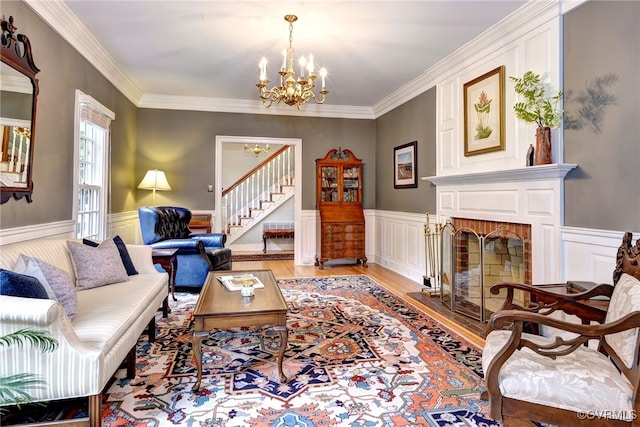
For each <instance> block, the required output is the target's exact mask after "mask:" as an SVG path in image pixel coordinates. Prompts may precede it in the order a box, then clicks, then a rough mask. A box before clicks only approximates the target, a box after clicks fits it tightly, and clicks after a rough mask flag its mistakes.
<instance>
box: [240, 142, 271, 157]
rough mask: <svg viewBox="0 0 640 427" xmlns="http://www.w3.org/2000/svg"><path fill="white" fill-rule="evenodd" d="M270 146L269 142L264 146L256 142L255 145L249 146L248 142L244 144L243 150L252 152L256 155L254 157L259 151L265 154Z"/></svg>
mask: <svg viewBox="0 0 640 427" xmlns="http://www.w3.org/2000/svg"><path fill="white" fill-rule="evenodd" d="M270 148H271V147H269V144H267V145H266V146H265V147H261V146H260V145H258V144H256V146H255V147H249V144H244V152H245V153H253V154H255V155H256V157H258V155H259V154H260V153H264V154H267V153H268V152H269V149H270Z"/></svg>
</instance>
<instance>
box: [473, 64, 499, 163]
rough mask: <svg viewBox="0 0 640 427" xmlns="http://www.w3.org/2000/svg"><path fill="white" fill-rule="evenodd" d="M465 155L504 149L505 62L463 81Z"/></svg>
mask: <svg viewBox="0 0 640 427" xmlns="http://www.w3.org/2000/svg"><path fill="white" fill-rule="evenodd" d="M463 92H464V155H465V156H474V155H476V154H482V153H489V152H492V151H500V150H504V149H505V145H504V144H505V143H504V139H505V135H504V65H502V66H500V67H498V68H496V69H495V70H491V71H489V72H488V73H486V74H483V75H481V76H480V77H477V78H475V79H473V80H471V81H470V82H468V83H465V84H464V87H463Z"/></svg>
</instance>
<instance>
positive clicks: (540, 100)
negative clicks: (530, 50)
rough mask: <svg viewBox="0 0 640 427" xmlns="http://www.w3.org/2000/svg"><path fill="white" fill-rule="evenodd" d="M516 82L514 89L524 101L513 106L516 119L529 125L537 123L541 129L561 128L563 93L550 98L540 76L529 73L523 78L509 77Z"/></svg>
mask: <svg viewBox="0 0 640 427" xmlns="http://www.w3.org/2000/svg"><path fill="white" fill-rule="evenodd" d="M509 78H510V79H511V80H513V81H514V82H515V86H514V89H515V91H516V93H517V94H518V95H520V97H521V98H522V99H524V101H519V102H516V103H515V105H514V106H513V109H514V111H515V112H516V117H517V118H519V119H520V120H524V121H525V122H528V123H537V125H538V126H539V127H544V126H548V127H550V128H556V127H558V126H560V120H561V119H562V110H561V109H560V107H559V105H558V104H559V102H560V98H562V92H561V91H559V92H558V93H557V94H556V95H554V96H551V97H548V96H547V93H546V88H545V84H544V83H542V82H541V79H540V75H539V74H535V73H533V72H532V71H527V72H526V73H524V75H523V76H522V77H509Z"/></svg>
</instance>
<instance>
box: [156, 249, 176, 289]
mask: <svg viewBox="0 0 640 427" xmlns="http://www.w3.org/2000/svg"><path fill="white" fill-rule="evenodd" d="M151 256H152V258H153V263H154V264H160V265H161V266H162V268H164V269H165V271H166V272H167V273H169V289H171V297H172V298H173V300H174V301H177V300H178V299H177V298H176V294H175V291H176V272H177V271H178V249H154V250H153V251H152V252H151Z"/></svg>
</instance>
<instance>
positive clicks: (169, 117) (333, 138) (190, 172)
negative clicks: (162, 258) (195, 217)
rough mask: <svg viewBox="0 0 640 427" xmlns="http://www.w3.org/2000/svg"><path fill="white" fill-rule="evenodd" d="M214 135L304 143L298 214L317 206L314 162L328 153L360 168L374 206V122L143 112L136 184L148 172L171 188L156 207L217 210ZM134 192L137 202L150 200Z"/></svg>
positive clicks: (367, 203) (367, 196) (366, 198)
mask: <svg viewBox="0 0 640 427" xmlns="http://www.w3.org/2000/svg"><path fill="white" fill-rule="evenodd" d="M216 135H229V136H255V137H270V138H300V139H302V173H303V175H302V209H315V206H316V196H315V194H316V193H315V191H316V181H315V167H316V166H315V159H318V158H321V157H324V156H325V155H326V154H327V151H329V150H330V149H332V148H338V147H339V146H341V147H342V148H348V149H350V150H352V151H353V153H354V154H355V155H356V156H358V157H359V158H361V159H362V160H363V162H364V166H363V177H364V189H363V190H364V191H363V196H362V199H363V205H364V208H367V209H373V208H375V206H376V173H375V163H376V148H375V144H376V134H375V121H374V120H347V119H323V118H305V117H291V116H271V115H262V114H255V115H252V114H233V113H209V112H196V111H171V110H153V109H141V110H140V111H139V114H138V153H137V161H138V163H137V165H136V179H137V181H138V182H139V181H140V180H141V179H142V177H143V176H144V173H145V172H146V171H147V169H154V168H158V169H162V170H164V171H165V173H166V175H167V180H169V183H170V185H171V188H172V191H170V192H162V193H156V204H157V205H159V204H160V203H174V204H176V205H180V206H188V207H189V208H190V209H194V210H198V209H202V210H211V209H215V200H214V195H213V193H208V192H207V184H210V183H213V182H214V177H215V171H214V164H215V139H216ZM137 191H138V198H139V199H140V200H142V198H144V197H146V196H148V194H149V192H148V191H147V190H137ZM149 200H150V199H148V197H147V198H146V201H147V202H148V201H149Z"/></svg>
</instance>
